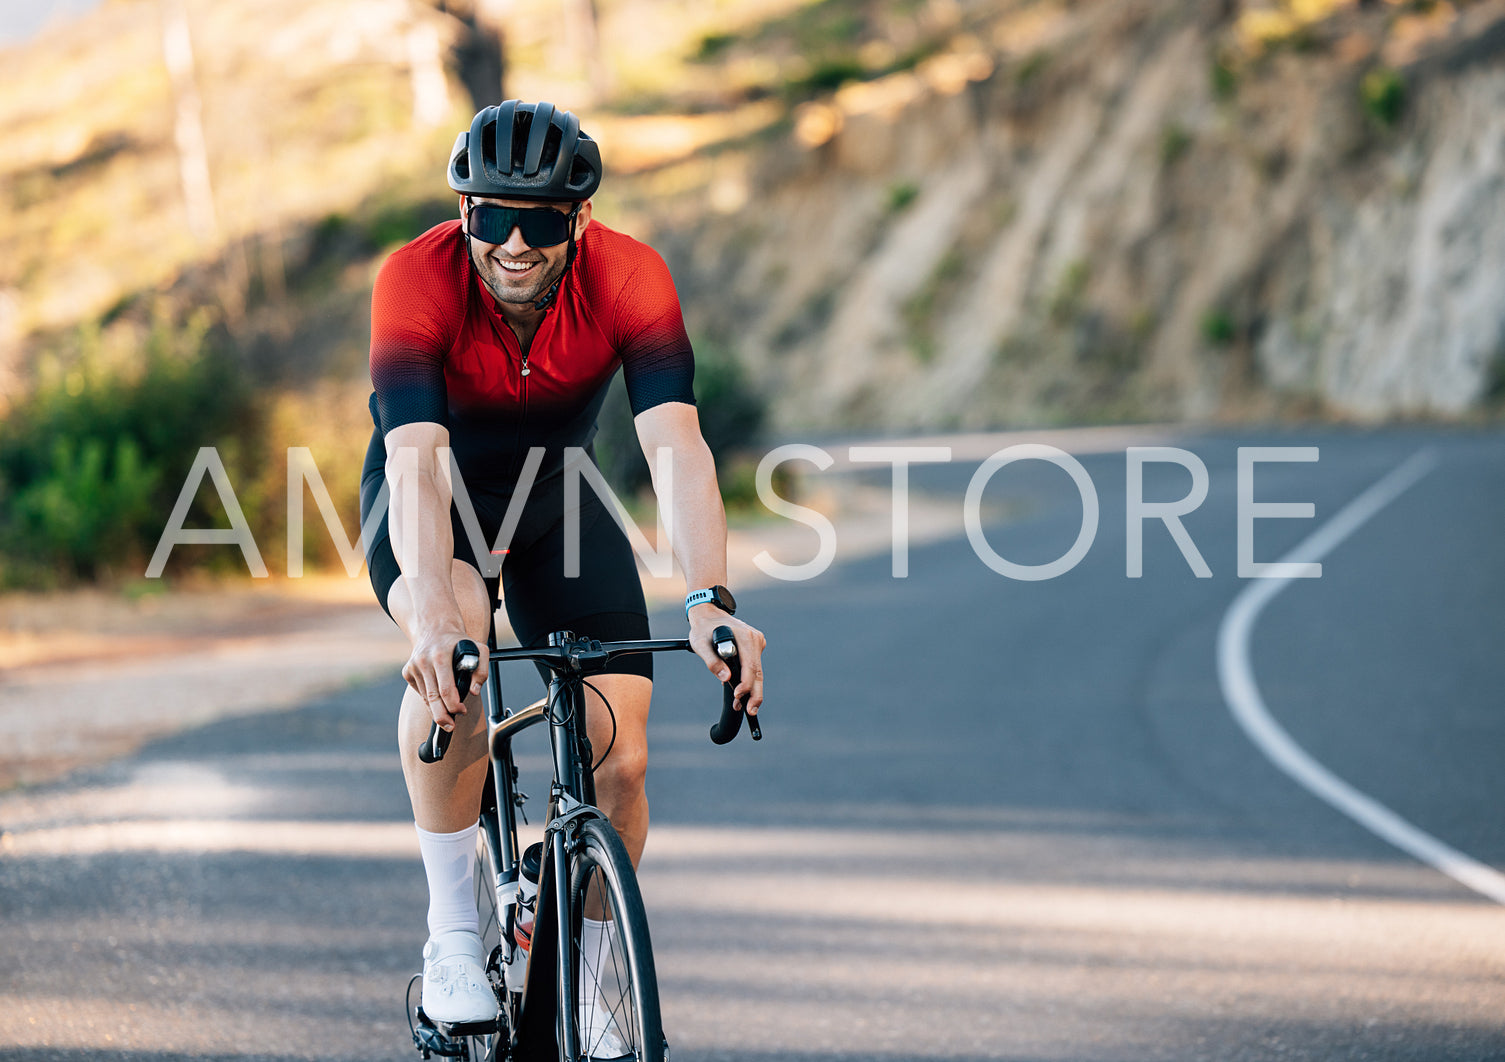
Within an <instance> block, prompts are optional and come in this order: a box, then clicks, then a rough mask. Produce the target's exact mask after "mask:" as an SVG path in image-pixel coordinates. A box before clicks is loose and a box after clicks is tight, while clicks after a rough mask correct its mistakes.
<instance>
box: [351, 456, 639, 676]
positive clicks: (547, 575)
mask: <svg viewBox="0 0 1505 1062" xmlns="http://www.w3.org/2000/svg"><path fill="white" fill-rule="evenodd" d="M386 459H387V451H386V446H385V444H384V443H383V441H382V437H381V433H380V432H372V435H371V444H370V446H369V447H368V448H367V450H366V461H365V466H364V467H363V469H362V471H361V525H362V526H363V527H364V526H365V522H366V518H367V516H368V515H369V514H370V513H371V510H372V509H373V508H375V506H376V502H377V498H378V495H379V494H380V492H381V488H382V484H383V483H384V482H385V481H386ZM466 489H467V491H468V493H469V495H470V500H471V504H472V505H473V506H474V507H475V514H476V519H477V522H478V523H479V524H480V528H481V537H482V539H483V542H484V546H483V548H484V549H485V550H487V551H488V552H489V551H490V549H491V547H492V545H494V544H495V542H496V537H497V532H498V531H499V530H500V528H501V526H502V520H503V519H504V518H505V516H506V514H507V508H508V506H509V505H510V504H511V501H512V495H511V493H510V492H506V493H503V492H498V491H495V490H489V489H487V488H486V487H485V486H484V485H474V486H473V485H470V484H467V485H466ZM449 515H450V527H451V530H452V531H453V533H454V556H455V558H456V559H457V560H462V561H464V562H465V563H466V564H469V565H470V566H471V567H473V568H475V569H476V571H477V572H478V573H480V574H481V575H482V577H483V579H484V580H485V583H486V593H487V594H488V595H489V597H490V600H491V601H493V602H494V601H495V600H496V595H497V587H498V583H499V582H500V584H501V589H502V591H503V595H502V601H503V603H504V604H505V605H506V606H507V618H508V620H509V621H510V622H511V624H512V630H513V633H514V634H516V635H517V640H518V642H519V643H520V644H522V645H529V646H532V645H543V644H545V642H547V640H548V636H549V634H550V633H552V632H554V631H559V630H570V631H574V632H575V633H576V634H581V635H586V636H588V637H591V638H597V639H600V640H601V641H613V640H618V639H645V638H648V637H649V633H648V609H647V605H646V604H645V602H644V600H643V584H642V582H641V581H640V580H639V578H638V571H637V564H636V562H635V560H634V558H633V555H632V546H631V545H630V544H629V543H628V541H627V536H626V534H625V533H624V532H623V531H622V529H621V527H619V526H618V525H617V521H616V518H615V517H614V515H613V514H612V513H611V512H610V511H608V509H607V507H606V504H605V503H604V502H603V501H601V499H600V498H598V497H597V496H596V494H595V491H594V490H592V489H591V487H590V484H588V483H582V484H581V487H580V505H579V508H578V509H577V510H576V511H575V512H573V513H567V512H565V509H564V476H563V474H555V475H552V476H547V477H544V478H541V479H539V480H538V481H536V482H535V483H534V485H533V489H532V490H531V491H529V493H528V497H527V499H526V503H525V507H524V509H523V512H522V517H521V519H520V520H519V521H518V525H517V530H516V531H515V532H514V534H513V536H512V542H511V543H510V546H509V547H508V552H507V554H506V556H505V557H504V558H503V561H502V566H501V576H500V579H498V578H496V577H489V578H488V577H486V576H485V572H484V570H483V569H482V566H481V564H480V563H478V562H477V558H476V556H475V554H474V552H473V551H472V548H471V543H470V539H469V538H468V536H467V534H466V530H465V525H464V522H463V521H462V519H461V516H460V512H459V510H458V509H457V508H456V507H455V506H453V505H451V506H450V514H449ZM566 520H579V521H580V574H579V576H578V577H576V578H567V577H566V576H565V574H564V561H565V556H564V530H565V521H566ZM365 552H366V567H367V569H368V570H369V572H370V575H371V587H372V589H373V590H375V591H376V600H377V601H378V602H380V604H381V607H382V608H383V609H384V610H385V611H386V612H387V615H389V616H390V615H391V614H392V612H391V609H389V608H387V594H388V593H389V592H390V591H391V589H392V584H393V583H395V582H396V581H397V577H398V576H399V575H401V574H402V569H401V568H400V567H399V566H398V563H397V558H396V556H395V555H394V554H393V552H392V537H391V532H390V529H389V525H388V520H387V514H386V513H383V514H382V517H381V524H380V526H378V527H377V528H376V530H375V532H374V533H373V534H372V536H371V539H370V541H368V542H366V543H365ZM489 637H490V639H491V643H492V644H493V645H495V644H496V631H495V623H494V622H493V629H492V631H491V632H490V635H489ZM606 670H607V671H608V672H609V673H616V674H626V675H642V676H643V677H644V678H648V679H652V678H653V655H652V654H651V653H633V654H632V655H630V656H624V657H618V658H617V659H616V660H614V661H612V663H611V664H610V665H609V666H608V667H607V669H606Z"/></svg>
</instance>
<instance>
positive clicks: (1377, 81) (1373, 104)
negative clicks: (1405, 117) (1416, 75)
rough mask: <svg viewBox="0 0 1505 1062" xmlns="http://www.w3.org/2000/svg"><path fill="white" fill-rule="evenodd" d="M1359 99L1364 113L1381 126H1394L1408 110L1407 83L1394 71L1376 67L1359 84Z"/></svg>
mask: <svg viewBox="0 0 1505 1062" xmlns="http://www.w3.org/2000/svg"><path fill="white" fill-rule="evenodd" d="M1359 98H1360V99H1361V100H1362V101H1363V104H1364V113H1366V114H1368V115H1369V117H1371V118H1373V119H1374V120H1375V121H1376V122H1378V123H1379V124H1380V125H1383V126H1386V127H1389V126H1392V125H1394V124H1395V123H1396V122H1398V121H1400V117H1401V114H1402V113H1403V112H1404V111H1405V109H1406V82H1405V81H1404V80H1403V79H1402V78H1401V76H1400V74H1398V73H1396V72H1395V71H1394V70H1390V69H1388V68H1386V67H1376V68H1375V69H1373V70H1371V71H1369V72H1368V73H1367V74H1365V75H1364V77H1363V80H1361V81H1360V82H1359Z"/></svg>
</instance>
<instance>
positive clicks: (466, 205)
mask: <svg viewBox="0 0 1505 1062" xmlns="http://www.w3.org/2000/svg"><path fill="white" fill-rule="evenodd" d="M469 216H470V197H469V196H464V195H462V196H461V197H460V220H461V221H464V220H465V219H466V218H467V217H469Z"/></svg>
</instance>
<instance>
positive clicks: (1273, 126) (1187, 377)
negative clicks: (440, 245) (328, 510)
mask: <svg viewBox="0 0 1505 1062" xmlns="http://www.w3.org/2000/svg"><path fill="white" fill-rule="evenodd" d="M477 8H484V9H485V10H486V11H488V12H489V15H490V17H493V18H495V19H497V20H498V21H499V23H500V24H502V25H504V26H505V28H506V41H507V48H508V65H507V71H508V75H507V76H508V79H509V80H508V85H509V89H510V90H511V91H513V92H516V93H518V94H521V95H524V96H530V97H531V96H543V95H548V96H552V97H553V98H555V99H558V100H560V101H561V102H567V103H569V104H571V105H573V106H575V107H576V108H577V109H579V110H582V111H583V112H585V114H586V117H587V128H588V129H591V130H592V131H593V132H595V133H596V135H597V136H598V138H599V139H601V140H602V142H603V147H604V149H605V152H606V159H607V163H608V167H609V169H610V170H611V177H610V180H609V182H608V184H607V186H606V187H605V188H604V189H603V193H602V195H601V197H600V199H599V201H598V203H597V215H598V216H599V217H601V218H602V219H603V220H605V221H607V222H608V223H609V224H614V225H618V226H620V227H623V228H626V229H628V230H629V231H633V232H635V233H638V234H640V235H643V236H644V237H646V238H648V239H650V240H651V241H652V242H653V243H654V244H655V245H656V246H658V247H659V248H660V249H661V250H663V251H664V253H665V254H666V256H667V257H668V258H669V260H670V263H671V266H672V268H673V269H674V272H675V275H676V278H677V280H678V282H679V284H680V286H681V290H682V293H683V295H684V297H685V301H686V311H687V316H688V318H689V321H690V324H691V329H692V332H693V333H694V334H695V335H697V336H698V337H699V339H700V341H701V343H702V345H703V347H704V348H705V349H707V350H708V351H712V350H714V351H720V352H723V353H725V354H729V355H735V356H737V357H739V358H740V359H741V360H742V361H743V362H744V364H745V365H746V367H747V369H748V371H749V373H750V375H751V377H752V379H753V380H754V382H755V383H756V384H757V385H758V386H759V387H760V388H762V389H764V390H765V391H766V392H768V393H769V395H771V396H772V397H773V402H772V414H773V418H774V424H775V425H776V426H777V427H779V428H783V429H795V428H811V427H820V428H827V427H838V426H862V427H880V428H889V427H945V426H975V425H996V424H1034V423H1043V422H1058V421H1068V420H1070V421H1082V420H1120V419H1139V418H1151V417H1153V418H1161V417H1169V418H1191V419H1205V418H1222V419H1251V418H1265V417H1270V416H1281V415H1296V416H1323V415H1327V416H1338V417H1349V418H1358V419H1374V418H1385V417H1394V416H1413V415H1427V416H1443V417H1456V416H1465V415H1473V414H1475V413H1478V412H1480V411H1488V410H1492V409H1495V408H1497V407H1498V403H1499V398H1500V393H1501V391H1502V390H1505V370H1502V364H1505V362H1502V351H1505V168H1502V161H1505V160H1502V154H1505V0H1475V2H1471V3H1470V2H1463V0H1458V2H1454V3H1449V2H1445V0H1243V2H1240V0H1074V2H1070V0H723V2H721V3H718V4H715V5H707V4H703V3H695V2H691V0H597V2H595V3H589V2H587V0H567V2H566V0H547V2H545V0H495V2H490V3H488V2H486V0H476V3H475V4H466V5H457V4H456V3H454V2H450V3H447V4H446V3H442V2H441V3H422V2H418V0H390V2H387V3H381V4H373V3H364V2H363V3H354V2H350V0H307V2H305V0H299V2H296V3H294V2H292V0H269V2H265V3H261V2H258V3H255V4H252V3H248V2H230V0H216V2H214V3H207V2H201V0H173V2H166V0H163V2H145V0H116V2H115V3H111V4H108V5H106V6H105V7H104V8H102V9H101V10H99V11H98V12H96V13H94V14H93V15H91V16H89V17H88V18H87V19H86V20H84V21H83V22H81V23H78V24H76V25H74V26H71V27H63V28H62V29H60V30H55V31H53V32H52V33H50V34H48V35H46V36H44V37H43V38H41V39H39V40H38V41H36V42H34V43H33V44H32V45H29V46H27V47H26V48H24V49H18V50H11V51H9V52H5V53H3V58H4V61H5V63H6V66H7V70H8V72H9V73H12V74H13V75H15V76H12V77H8V78H7V79H6V87H5V89H4V91H3V92H0V136H3V138H4V142H5V143H6V145H7V147H8V148H9V149H10V150H9V151H8V152H7V156H6V159H5V161H4V162H3V163H0V193H3V195H0V211H3V212H4V216H6V217H7V218H8V223H7V224H6V225H3V226H0V252H3V254H0V372H3V371H4V370H5V369H7V368H9V369H10V370H11V375H10V377H9V378H8V382H7V383H6V384H5V386H4V387H3V388H0V392H4V393H5V394H8V395H11V396H14V395H17V394H19V393H21V392H23V391H24V390H25V388H26V386H27V381H28V380H30V379H32V378H34V377H35V374H36V373H37V372H38V371H40V370H42V369H45V367H46V365H47V364H51V363H52V362H50V361H49V358H51V359H52V361H56V360H57V358H58V357H61V358H62V359H63V360H65V361H66V359H67V357H68V356H70V355H68V353H67V351H69V350H73V349H74V348H75V347H76V346H77V344H73V345H70V343H63V344H62V345H61V346H60V345H59V340H58V337H59V336H66V335H67V334H69V330H70V329H73V328H74V326H75V325H77V324H78V323H80V322H90V321H92V322H94V325H92V326H91V327H92V328H94V333H93V334H94V339H93V340H92V341H91V343H92V346H91V347H90V349H94V350H99V349H103V350H104V351H105V352H106V353H109V352H111V351H113V352H114V356H117V357H124V358H128V357H129V356H130V351H131V349H133V344H135V343H138V342H139V341H140V337H141V336H142V335H143V334H144V333H145V330H146V329H148V328H149V327H150V325H151V314H152V313H156V314H158V315H160V314H161V313H169V314H171V313H177V314H187V313H188V312H189V310H190V309H192V308H194V307H197V308H198V310H200V311H203V312H206V313H208V315H209V316H210V317H211V318H212V319H213V321H214V322H215V323H216V324H215V327H223V328H224V329H228V330H229V332H230V333H231V334H232V337H233V339H234V342H235V343H236V344H237V345H238V346H239V347H240V348H241V349H242V350H243V351H245V352H247V356H249V357H251V358H252V360H253V361H255V362H256V363H257V364H258V365H259V366H260V367H261V368H262V370H263V372H264V373H265V375H267V376H268V377H269V378H275V379H280V380H282V381H284V382H287V383H291V384H292V385H294V386H297V387H307V386H309V385H311V384H313V383H314V382H316V381H317V380H318V379H319V378H320V377H325V378H331V379H332V380H333V381H334V383H335V384H336V385H338V386H341V387H348V389H350V390H351V392H352V393H353V392H355V391H359V390H360V389H361V388H362V387H363V386H364V384H363V382H362V377H363V364H362V362H363V358H362V353H363V348H364V344H365V334H364V301H365V295H366V292H367V290H368V286H369V283H370V279H371V277H372V275H373V273H374V269H375V267H376V266H377V265H378V264H379V262H380V259H381V256H382V254H384V253H385V250H386V249H388V248H390V247H391V246H392V245H393V243H394V242H395V241H400V240H401V239H405V238H407V237H408V236H410V235H413V234H415V233H416V231H418V229H419V228H420V227H421V225H422V224H425V223H427V222H428V221H430V220H432V219H433V218H434V217H437V216H443V214H444V213H445V212H447V211H448V210H449V209H450V204H449V203H447V202H446V198H445V196H444V195H443V194H442V193H443V190H442V187H440V186H439V185H438V180H437V177H436V176H435V175H436V174H437V172H438V166H437V164H436V161H435V160H436V159H438V158H441V157H442V153H443V151H444V149H445V147H446V146H447V144H448V141H449V139H450V137H451V136H452V133H453V129H454V128H457V127H458V125H459V124H460V123H461V122H462V121H463V118H464V116H465V115H466V114H467V113H468V110H469V107H470V97H469V95H467V93H466V90H465V83H466V77H465V74H466V70H465V69H464V55H465V53H466V49H467V48H468V47H469V44H468V41H467V37H466V34H467V32H468V29H467V22H466V19H465V17H464V16H465V12H466V11H472V12H473V11H475V10H476V9H477ZM173 12H179V13H181V18H182V19H183V21H184V22H185V23H186V24H187V25H188V26H190V27H191V29H192V39H193V45H194V59H195V61H196V65H195V66H194V67H193V69H192V72H191V78H192V83H193V84H195V85H196V86H197V88H198V93H199V96H200V97H201V101H200V107H201V113H202V117H203V129H204V137H205V140H206V142H207V143H206V151H205V158H206V170H207V172H210V173H212V176H213V182H214V192H213V203H212V205H213V206H214V208H215V210H214V213H213V214H210V215H206V214H205V213H204V210H203V204H202V203H200V205H199V209H198V214H197V215H195V212H194V209H193V205H192V203H191V202H190V200H192V198H193V197H192V195H191V194H188V192H187V191H186V190H188V189H189V188H190V186H191V182H190V181H188V180H187V178H186V177H185V174H184V170H183V164H182V160H181V156H182V150H181V149H182V143H181V136H182V134H181V122H179V123H178V124H177V125H175V115H178V116H180V115H181V112H182V108H183V107H184V106H185V103H184V100H183V96H182V93H181V91H180V89H181V86H182V84H183V75H182V69H181V57H180V59H179V65H178V68H177V72H176V73H175V72H174V68H173V66H172V63H171V62H168V63H164V61H163V57H164V41H165V40H170V39H171V37H172V33H171V29H170V23H171V20H172V18H173V17H177V16H174V15H173ZM457 12H458V14H457ZM62 30H66V32H63V31H62ZM171 52H172V48H171V46H170V45H169V46H168V47H167V49H166V54H168V55H171ZM206 218H207V220H206ZM164 301H165V303H166V304H167V306H168V308H167V309H163V308H162V307H163V305H164ZM70 342H71V341H70ZM86 346H89V344H86ZM59 351H62V353H61V354H59ZM320 386H325V385H323V384H321V385H320ZM0 397H3V396H0Z"/></svg>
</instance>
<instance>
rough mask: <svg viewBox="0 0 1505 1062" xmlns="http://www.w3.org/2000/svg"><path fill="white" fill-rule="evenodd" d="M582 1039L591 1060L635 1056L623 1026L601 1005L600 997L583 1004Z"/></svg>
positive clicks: (614, 1060)
mask: <svg viewBox="0 0 1505 1062" xmlns="http://www.w3.org/2000/svg"><path fill="white" fill-rule="evenodd" d="M579 1015H580V1040H581V1046H582V1047H584V1048H585V1055H586V1057H587V1058H589V1059H590V1060H591V1062H617V1060H618V1059H623V1058H633V1057H635V1056H634V1054H633V1052H632V1049H631V1048H629V1047H628V1046H627V1039H626V1037H624V1036H623V1035H622V1028H621V1026H620V1025H618V1024H617V1020H616V1019H615V1018H613V1017H612V1016H611V1014H610V1012H608V1011H607V1009H606V1008H605V1007H603V1006H602V1005H601V1001H600V998H599V997H597V998H596V999H593V1000H591V1002H590V1004H589V1005H586V1004H581V1006H580V1007H579Z"/></svg>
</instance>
